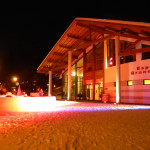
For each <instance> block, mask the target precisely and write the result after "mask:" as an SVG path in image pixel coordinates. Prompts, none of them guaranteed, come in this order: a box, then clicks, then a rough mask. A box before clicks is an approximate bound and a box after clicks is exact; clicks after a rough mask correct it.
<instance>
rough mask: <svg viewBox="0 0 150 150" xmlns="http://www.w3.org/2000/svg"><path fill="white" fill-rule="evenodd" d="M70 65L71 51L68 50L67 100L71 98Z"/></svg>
mask: <svg viewBox="0 0 150 150" xmlns="http://www.w3.org/2000/svg"><path fill="white" fill-rule="evenodd" d="M71 66H72V51H68V100H71Z"/></svg>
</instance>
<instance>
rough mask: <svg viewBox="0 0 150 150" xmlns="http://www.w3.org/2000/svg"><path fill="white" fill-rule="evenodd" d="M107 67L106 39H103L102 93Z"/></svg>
mask: <svg viewBox="0 0 150 150" xmlns="http://www.w3.org/2000/svg"><path fill="white" fill-rule="evenodd" d="M106 69H107V40H105V41H104V69H103V72H104V76H103V93H104V94H105V82H106V81H105V74H106Z"/></svg>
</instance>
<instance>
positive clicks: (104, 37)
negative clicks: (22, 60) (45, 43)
mask: <svg viewBox="0 0 150 150" xmlns="http://www.w3.org/2000/svg"><path fill="white" fill-rule="evenodd" d="M37 72H38V73H44V74H49V95H51V91H52V74H57V75H60V77H61V78H62V79H63V98H67V99H68V100H71V99H77V98H78V97H79V98H80V97H83V99H88V100H100V99H101V97H102V94H105V95H104V96H105V98H106V99H108V98H109V101H110V102H116V103H137V104H150V94H149V91H150V23H143V22H130V21H118V20H106V19H92V18H75V19H74V21H73V22H72V23H71V24H70V26H69V27H68V28H67V30H66V31H65V32H64V34H63V35H62V36H61V38H60V39H59V40H58V41H57V43H56V44H55V45H54V47H53V48H52V49H51V50H50V52H49V53H48V55H47V56H46V57H45V59H44V60H43V62H42V63H41V64H40V66H39V67H38V69H37ZM108 96H109V97H108Z"/></svg>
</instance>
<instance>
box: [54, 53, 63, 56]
mask: <svg viewBox="0 0 150 150" xmlns="http://www.w3.org/2000/svg"><path fill="white" fill-rule="evenodd" d="M53 55H57V56H64V53H59V52H53Z"/></svg>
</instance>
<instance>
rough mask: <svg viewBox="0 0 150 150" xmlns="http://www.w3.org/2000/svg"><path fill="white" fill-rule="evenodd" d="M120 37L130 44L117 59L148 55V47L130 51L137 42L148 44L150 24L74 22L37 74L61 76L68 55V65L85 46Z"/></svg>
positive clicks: (104, 20) (82, 19) (94, 20)
mask: <svg viewBox="0 0 150 150" xmlns="http://www.w3.org/2000/svg"><path fill="white" fill-rule="evenodd" d="M117 35H118V36H120V39H121V40H127V41H131V42H132V44H131V45H130V46H129V47H128V48H126V49H124V50H122V51H121V52H120V53H119V54H118V55H119V56H126V55H132V54H135V53H140V52H148V51H150V47H145V48H141V49H132V48H134V47H135V45H136V44H137V43H138V42H141V41H142V42H143V43H144V42H145V43H150V23H143V22H130V21H118V20H106V19H92V18H75V19H74V21H73V22H72V23H71V24H70V26H69V27H68V29H67V30H66V31H65V32H64V34H63V35H62V36H61V37H60V39H59V40H58V41H57V43H56V44H55V45H54V47H53V48H52V49H51V50H50V52H49V53H48V55H47V56H46V57H45V59H44V60H43V62H42V63H41V64H40V66H39V67H38V69H37V72H38V73H44V74H48V72H49V70H51V71H52V72H53V74H61V72H62V71H63V70H64V69H65V68H67V66H68V51H72V61H74V60H76V59H78V56H79V55H80V54H81V53H82V52H83V51H85V49H87V48H88V47H89V46H91V45H94V44H98V43H100V42H103V41H104V40H108V39H113V38H114V37H115V36H117ZM149 45H150V44H149Z"/></svg>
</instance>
